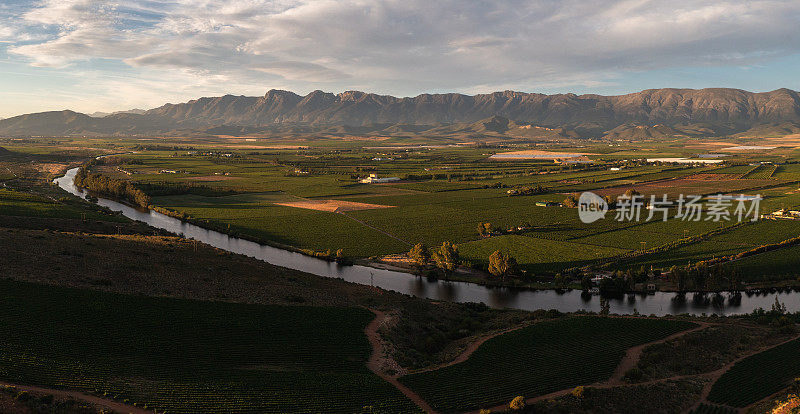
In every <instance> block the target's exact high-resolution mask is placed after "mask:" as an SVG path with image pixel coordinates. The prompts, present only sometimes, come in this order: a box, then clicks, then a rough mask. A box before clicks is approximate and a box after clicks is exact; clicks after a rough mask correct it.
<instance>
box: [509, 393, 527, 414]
mask: <svg viewBox="0 0 800 414" xmlns="http://www.w3.org/2000/svg"><path fill="white" fill-rule="evenodd" d="M508 408H510V409H512V410H514V411H518V410H521V409H523V408H525V397H523V396H521V395H518V396H516V397H514V399H513V400H511V402H510V403H508Z"/></svg>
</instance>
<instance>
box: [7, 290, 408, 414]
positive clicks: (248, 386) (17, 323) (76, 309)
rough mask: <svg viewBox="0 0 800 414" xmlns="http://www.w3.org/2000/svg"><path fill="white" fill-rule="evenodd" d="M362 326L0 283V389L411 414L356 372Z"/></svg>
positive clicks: (344, 318)
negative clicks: (8, 385)
mask: <svg viewBox="0 0 800 414" xmlns="http://www.w3.org/2000/svg"><path fill="white" fill-rule="evenodd" d="M373 317H374V315H373V314H372V313H371V312H369V311H367V310H364V309H359V308H323V307H300V306H297V307H293V306H274V305H245V304H232V303H222V302H200V301H189V300H179V299H163V298H147V297H138V296H123V295H117V294H111V293H102V292H97V291H79V290H72V289H66V288H57V287H46V286H41V285H33V284H27V283H19V282H10V281H0V327H2V328H0V329H2V335H0V379H1V380H4V381H8V382H15V383H21V384H35V385H39V386H45V387H54V388H68V389H76V390H81V391H86V392H93V393H97V394H99V395H102V396H106V397H107V398H114V399H117V400H119V401H124V402H127V403H130V404H132V403H136V404H137V405H138V406H140V407H141V406H146V407H147V408H149V409H155V410H157V411H159V412H160V411H167V412H170V413H212V412H243V413H244V412H252V413H256V412H258V413H263V412H275V413H278V412H280V413H285V412H344V413H353V412H358V411H361V409H362V407H364V406H374V407H375V408H376V410H385V411H382V412H386V411H388V412H414V411H416V407H415V406H414V405H413V403H411V402H410V401H409V400H407V399H406V398H405V397H404V396H403V395H402V394H401V393H400V392H399V391H397V390H396V389H395V388H394V387H392V386H391V385H390V384H388V383H386V382H384V381H383V380H382V379H380V378H379V377H378V376H376V375H374V374H373V373H372V372H370V371H369V370H367V368H366V366H365V365H364V364H365V361H366V359H367V358H368V356H369V354H370V352H371V347H370V345H369V343H368V341H367V339H366V337H365V335H364V332H363V329H364V327H365V326H366V324H367V323H368V322H369V321H370V320H371V319H372V318H373Z"/></svg>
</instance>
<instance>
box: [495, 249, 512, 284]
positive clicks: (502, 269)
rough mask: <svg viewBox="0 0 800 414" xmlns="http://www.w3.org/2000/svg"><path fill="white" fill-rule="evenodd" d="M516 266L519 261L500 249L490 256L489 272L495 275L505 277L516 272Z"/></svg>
mask: <svg viewBox="0 0 800 414" xmlns="http://www.w3.org/2000/svg"><path fill="white" fill-rule="evenodd" d="M516 267H517V261H516V260H514V258H513V257H511V256H509V255H507V254H505V253H503V252H501V251H500V250H496V251H495V252H494V253H492V254H491V255H490V256H489V273H491V274H493V275H495V276H501V277H502V278H503V279H505V277H506V276H508V275H510V274H512V273H514V269H515V268H516Z"/></svg>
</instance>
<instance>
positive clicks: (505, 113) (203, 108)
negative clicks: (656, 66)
mask: <svg viewBox="0 0 800 414" xmlns="http://www.w3.org/2000/svg"><path fill="white" fill-rule="evenodd" d="M492 117H497V118H492ZM503 119H504V120H503ZM482 120H488V121H486V122H487V123H486V124H484V125H483V126H480V125H472V126H471V128H470V129H473V130H475V131H476V132H486V133H503V132H506V131H509V130H514V129H515V128H516V129H519V128H520V127H524V126H525V125H534V126H543V127H549V128H553V127H565V128H567V129H569V130H575V131H578V132H580V133H581V134H583V135H591V136H602V135H603V134H604V133H605V132H606V131H611V130H613V129H615V128H617V127H620V126H624V125H625V124H631V125H642V126H653V125H658V124H660V125H663V128H661V129H663V130H664V131H659V130H657V129H656V130H652V131H649V132H645V135H654V136H661V135H664V132H668V134H669V133H672V132H671V131H669V130H668V129H666V128H676V126H678V125H703V127H702V129H703V130H709V131H715V130H720V131H722V130H725V131H732V132H734V131H735V132H742V131H746V130H748V129H751V128H753V127H756V126H757V125H760V124H768V123H771V124H780V123H787V122H789V123H791V122H800V96H798V93H797V92H795V91H792V90H788V89H778V90H775V91H772V92H763V93H753V92H747V91H743V90H739V89H718V88H717V89H699V90H695V89H650V90H645V91H641V92H637V93H632V94H628V95H620V96H601V95H580V96H578V95H574V94H558V95H543V94H536V93H523V92H513V91H505V92H494V93H490V94H479V95H472V96H471V95H462V94H455V93H448V94H423V95H419V96H416V97H407V98H397V97H393V96H387V95H377V94H371V93H364V92H358V91H348V92H343V93H340V94H332V93H326V92H322V91H314V92H311V93H309V94H308V95H306V96H300V95H297V94H295V93H293V92H288V91H280V90H270V91H269V92H267V93H266V94H265V95H264V96H261V97H252V96H233V95H225V96H220V97H211V98H200V99H196V100H192V101H189V102H186V103H180V104H166V105H163V106H161V107H158V108H155V109H151V110H149V111H146V112H145V113H143V114H137V113H116V114H112V115H109V116H106V117H103V118H91V117H89V116H87V115H83V114H78V113H75V112H72V111H60V112H43V113H39V114H28V115H21V116H17V117H13V118H8V119H5V120H0V134H4V135H18V134H30V135H57V134H73V133H118V134H127V133H153V132H168V131H172V130H176V129H182V130H186V129H194V128H201V129H202V128H209V127H215V126H219V125H228V126H238V127H254V126H265V125H273V124H303V125H310V126H315V127H319V128H323V129H324V128H329V127H332V126H334V127H337V126H349V127H365V126H376V125H381V128H391V126H392V125H398V128H400V129H406V130H407V129H414V128H411V127H410V126H414V125H430V126H442V125H453V124H474V123H476V122H479V121H481V122H483V121H482ZM509 120H514V121H509ZM358 129H359V128H356V130H358ZM503 129H505V131H502V132H501V130H503ZM676 129H678V130H680V131H683V129H682V128H676ZM690 129H691V128H690ZM629 132H630V131H629ZM623 135H630V134H628V133H627V132H626V133H624V134H623ZM633 135H637V134H633Z"/></svg>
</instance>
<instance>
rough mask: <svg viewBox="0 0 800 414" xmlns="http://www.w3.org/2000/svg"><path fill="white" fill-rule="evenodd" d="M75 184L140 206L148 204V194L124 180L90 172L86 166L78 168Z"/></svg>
mask: <svg viewBox="0 0 800 414" xmlns="http://www.w3.org/2000/svg"><path fill="white" fill-rule="evenodd" d="M74 182H75V185H77V186H78V187H82V188H86V189H88V190H90V191H94V192H96V193H99V194H104V195H110V196H114V197H117V198H121V199H123V200H127V201H130V202H131V203H134V204H136V205H138V206H141V207H147V206H149V205H150V196H148V195H147V194H146V193H145V192H144V191H142V190H141V189H139V188H136V187H135V186H134V185H133V184H131V183H129V182H128V181H125V180H118V179H116V178H111V177H108V176H105V175H103V174H97V173H90V172H89V171H88V170H87V169H86V167H81V168H79V169H78V173H77V174H76V175H75V180H74Z"/></svg>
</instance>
